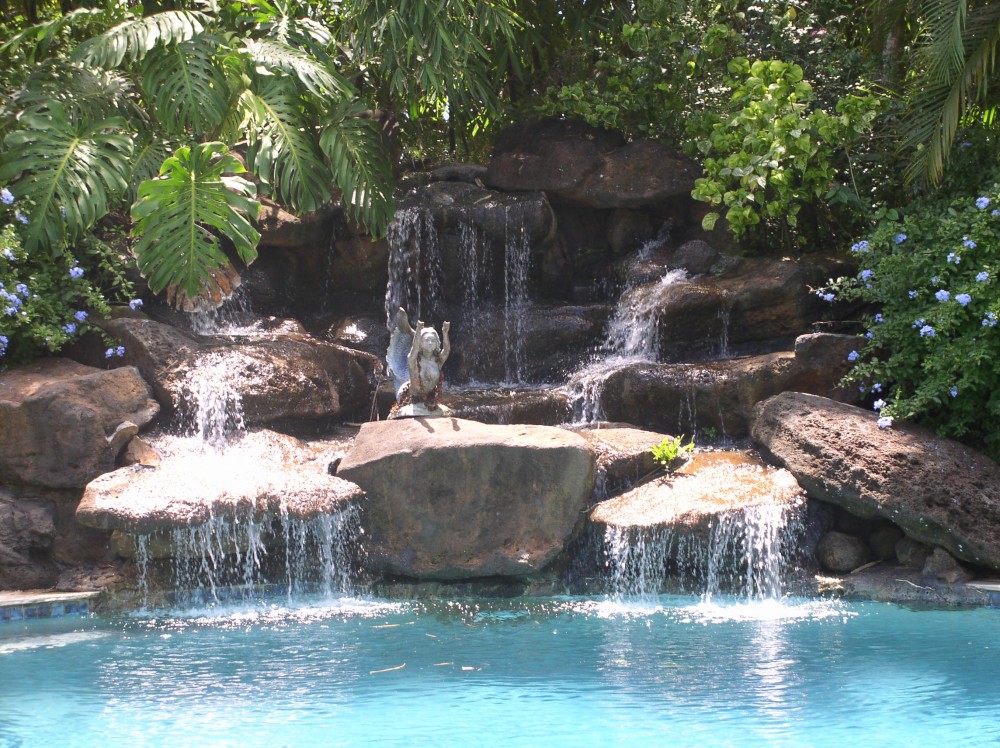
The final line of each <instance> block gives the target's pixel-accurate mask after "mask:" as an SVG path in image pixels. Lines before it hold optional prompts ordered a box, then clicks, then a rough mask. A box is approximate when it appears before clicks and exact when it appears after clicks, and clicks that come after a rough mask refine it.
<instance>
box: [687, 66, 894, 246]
mask: <svg viewBox="0 0 1000 748" xmlns="http://www.w3.org/2000/svg"><path fill="white" fill-rule="evenodd" d="M729 72H730V74H731V76H732V77H730V78H729V79H728V80H727V85H728V86H729V87H730V88H731V90H732V94H731V95H732V101H733V104H734V105H735V107H736V110H735V112H734V113H733V114H732V115H730V116H728V117H725V118H723V119H722V120H721V121H720V122H718V123H716V124H715V125H714V127H713V128H712V131H711V133H710V134H709V135H708V137H707V138H705V139H703V140H701V141H700V142H699V144H698V148H699V150H700V151H701V152H702V153H703V154H704V155H705V163H704V166H705V176H704V177H702V178H701V179H698V180H696V181H695V189H694V192H693V193H692V196H693V197H694V198H695V199H696V200H702V201H704V202H707V203H709V204H710V205H712V206H713V207H718V208H719V210H713V211H712V212H710V213H708V214H707V215H706V216H705V219H704V222H703V227H704V228H705V229H706V230H711V229H712V228H714V226H715V224H716V221H718V219H719V217H720V214H721V212H722V210H723V209H725V217H726V220H727V221H728V222H729V227H730V229H731V230H732V233H733V235H734V236H735V237H736V239H743V238H744V237H747V236H748V235H749V234H750V233H751V229H753V230H754V231H753V233H754V234H757V235H758V236H759V237H760V239H762V240H763V241H766V242H768V243H769V244H771V245H772V246H774V245H777V246H779V247H782V248H794V247H796V246H803V245H806V244H807V243H809V242H810V241H814V240H816V239H817V238H818V237H819V232H820V230H822V229H824V228H825V227H829V226H830V225H833V224H835V223H836V221H837V219H838V216H836V215H835V214H834V213H833V211H834V210H837V209H838V208H847V212H848V213H850V212H852V211H853V212H855V213H863V211H864V208H865V205H864V202H863V201H862V199H861V197H860V195H858V194H857V192H856V190H855V189H854V188H853V187H848V186H847V185H848V184H850V183H851V179H850V176H849V175H847V174H844V173H842V171H843V170H842V169H841V167H840V166H838V164H839V163H841V162H843V163H847V159H846V156H847V155H848V154H847V149H848V148H849V147H850V146H851V145H852V144H853V143H854V142H855V141H857V140H858V139H859V138H860V137H861V135H862V134H863V133H865V132H866V131H867V130H869V129H870V128H871V125H872V122H873V121H874V119H875V117H876V116H877V115H878V113H879V111H880V110H881V108H882V103H881V101H880V100H879V99H878V98H877V97H875V96H871V95H869V96H864V97H859V96H846V97H844V98H842V99H840V101H839V102H838V103H837V112H836V114H830V113H828V112H826V111H825V110H823V109H819V108H814V107H813V105H812V102H813V91H812V86H811V85H810V84H809V82H808V81H806V80H804V79H803V72H802V68H801V67H800V66H799V65H797V64H794V63H787V62H782V61H780V60H757V61H754V62H752V63H751V62H750V61H749V60H746V59H742V58H741V59H736V60H733V61H731V62H730V63H729ZM842 156H843V157H845V158H843V159H841V157H842ZM806 212H808V213H809V216H808V219H807V220H806V221H803V220H801V219H802V217H803V215H804V214H805V213H806ZM848 221H850V218H848ZM758 224H762V227H761V228H763V229H764V230H763V231H761V230H760V229H759V228H758V229H755V228H754V227H757V225H758Z"/></svg>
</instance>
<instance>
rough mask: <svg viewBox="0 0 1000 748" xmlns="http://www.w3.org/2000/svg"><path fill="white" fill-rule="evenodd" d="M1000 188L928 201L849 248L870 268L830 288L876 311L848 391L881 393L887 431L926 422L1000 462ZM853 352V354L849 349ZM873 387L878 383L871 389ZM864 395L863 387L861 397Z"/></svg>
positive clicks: (861, 340)
mask: <svg viewBox="0 0 1000 748" xmlns="http://www.w3.org/2000/svg"><path fill="white" fill-rule="evenodd" d="M995 206H1000V184H996V185H993V186H992V187H991V188H990V189H988V190H978V191H977V192H976V193H974V194H972V195H968V196H966V197H965V198H961V199H956V200H951V199H942V198H940V197H932V198H926V199H924V200H923V201H921V202H918V203H916V204H914V205H912V206H911V209H910V212H909V214H908V215H907V216H904V217H899V216H890V217H886V218H884V219H882V220H881V222H880V223H879V224H878V225H877V226H876V228H875V230H874V231H873V232H872V233H870V234H869V235H867V236H864V237H855V238H854V239H853V240H852V242H849V243H848V244H847V246H846V247H845V250H849V252H850V254H851V255H853V256H854V259H855V261H860V263H862V267H861V268H860V269H859V272H858V273H857V275H854V276H853V277H851V276H845V277H843V278H840V279H837V281H835V282H831V283H830V284H829V288H828V289H826V290H825V292H831V293H834V294H836V297H837V299H838V301H840V302H841V303H843V304H845V308H846V305H849V304H851V303H861V304H865V305H867V306H868V307H869V308H871V309H872V313H871V314H870V315H869V316H868V317H867V318H866V319H865V320H864V322H865V331H864V332H863V334H862V335H859V337H858V339H857V340H858V342H857V345H856V347H855V350H853V351H851V353H850V355H849V356H848V359H849V361H850V363H851V366H852V368H851V371H850V373H849V374H848V375H847V377H845V380H844V382H843V384H844V385H848V384H850V385H852V389H854V388H855V387H856V388H857V389H856V390H855V391H860V392H862V394H864V393H867V392H872V393H875V394H874V395H873V396H875V397H877V400H876V401H875V410H876V411H877V412H878V414H879V417H880V418H879V425H880V426H881V427H882V428H888V427H889V426H891V425H892V423H893V419H899V418H906V419H908V420H916V421H919V422H923V423H925V424H927V425H929V426H931V427H933V428H935V429H937V430H938V431H940V432H941V433H943V434H946V435H949V436H955V437H960V438H962V439H963V440H966V441H968V442H971V443H972V444H974V445H976V446H978V447H979V448H981V449H984V450H985V451H987V452H988V453H989V454H990V455H991V456H993V457H994V458H1000V429H995V428H993V426H992V424H995V423H998V422H1000V398H996V397H995V396H994V393H996V392H1000V367H998V366H995V365H993V362H995V361H1000V283H994V282H993V279H994V278H995V276H996V275H997V274H998V273H1000V223H998V221H997V219H998V217H1000V211H998V208H997V207H995ZM849 350H850V349H849ZM872 383H877V385H876V384H872ZM861 388H864V390H862V389H861Z"/></svg>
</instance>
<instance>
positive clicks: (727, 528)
mask: <svg viewBox="0 0 1000 748" xmlns="http://www.w3.org/2000/svg"><path fill="white" fill-rule="evenodd" d="M684 530H685V528H683V527H677V526H658V527H616V526H608V527H607V529H606V530H605V535H604V551H605V566H606V567H607V570H608V576H609V589H610V593H611V595H612V596H613V597H616V598H619V599H621V598H625V597H640V598H642V597H645V598H649V597H654V596H656V595H658V594H660V593H661V592H662V591H664V589H666V588H667V587H668V585H669V584H670V583H671V582H673V585H674V586H676V588H677V589H678V591H681V592H695V591H697V592H700V593H701V594H702V596H703V597H704V598H705V599H706V600H711V598H712V597H713V596H715V595H720V594H732V595H736V596H739V597H743V598H746V599H749V600H763V599H778V598H780V597H781V596H782V594H783V588H782V577H783V574H784V572H785V570H786V569H787V566H788V564H789V559H790V557H791V556H792V554H793V553H794V550H795V549H796V547H797V545H798V540H799V539H800V538H801V535H802V533H803V531H804V525H803V517H802V509H801V506H800V505H798V504H763V505H762V504H756V505H753V506H746V507H739V508H735V509H732V510H729V511H725V512H720V513H719V514H718V515H716V517H715V518H714V519H713V521H712V525H711V529H710V531H709V532H708V534H707V536H706V535H704V534H700V533H697V532H684Z"/></svg>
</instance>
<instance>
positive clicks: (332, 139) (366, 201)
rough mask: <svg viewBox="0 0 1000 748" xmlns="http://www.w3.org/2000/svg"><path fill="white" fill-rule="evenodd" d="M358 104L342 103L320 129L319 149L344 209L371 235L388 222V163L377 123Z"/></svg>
mask: <svg viewBox="0 0 1000 748" xmlns="http://www.w3.org/2000/svg"><path fill="white" fill-rule="evenodd" d="M362 113H363V107H362V105H360V104H345V105H342V106H341V107H339V108H338V109H337V110H335V112H334V113H333V116H332V117H331V118H330V121H329V122H328V123H327V124H326V126H325V127H324V128H323V134H322V135H321V136H320V147H321V148H322V149H323V152H324V153H325V154H326V156H327V158H328V159H329V160H330V165H331V169H332V171H333V175H334V180H335V182H336V185H337V187H339V188H340V190H341V192H342V193H343V196H344V197H343V199H344V207H345V208H346V209H347V211H348V213H350V214H352V215H353V216H354V217H355V218H356V219H358V220H359V221H360V222H361V224H362V225H363V226H365V228H366V229H368V230H369V231H370V232H371V233H373V234H376V235H378V234H381V233H382V232H383V231H384V230H385V228H386V227H387V226H388V225H389V222H390V221H391V220H392V217H393V213H394V207H393V199H392V164H391V163H390V161H389V154H388V152H387V151H386V148H385V146H384V145H383V143H382V134H381V132H380V131H379V128H378V126H377V124H376V123H375V122H374V121H373V120H371V119H367V118H364V117H362V116H361V115H362Z"/></svg>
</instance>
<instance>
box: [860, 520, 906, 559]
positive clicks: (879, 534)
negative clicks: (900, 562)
mask: <svg viewBox="0 0 1000 748" xmlns="http://www.w3.org/2000/svg"><path fill="white" fill-rule="evenodd" d="M904 537H906V536H905V535H903V531H902V530H900V529H899V528H898V527H896V526H895V525H886V526H885V527H880V528H879V529H877V530H875V532H873V533H872V534H871V535H870V536H869V538H868V547H869V548H871V551H872V554H873V555H874V556H875V558H877V559H878V560H879V561H895V560H896V545H897V544H898V543H899V541H900V540H902V539H903V538H904Z"/></svg>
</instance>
